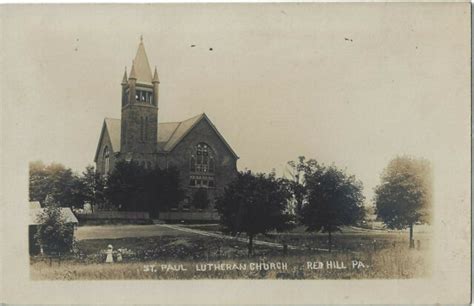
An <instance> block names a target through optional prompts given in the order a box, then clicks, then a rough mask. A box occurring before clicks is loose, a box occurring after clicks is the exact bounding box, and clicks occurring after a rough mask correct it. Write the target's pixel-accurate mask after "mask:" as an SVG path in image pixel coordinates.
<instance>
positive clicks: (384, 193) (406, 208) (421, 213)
mask: <svg viewBox="0 0 474 306" xmlns="http://www.w3.org/2000/svg"><path fill="white" fill-rule="evenodd" d="M431 183H432V182H431V167H430V164H429V162H428V161H427V160H424V159H415V158H411V157H408V156H402V157H396V158H394V159H393V160H392V161H390V163H389V164H388V166H387V168H386V169H385V170H384V171H383V173H382V175H381V183H380V185H378V186H377V187H376V188H375V198H374V200H375V205H376V211H377V216H378V217H379V218H380V219H382V221H383V222H384V223H385V225H386V226H387V227H388V228H391V229H400V230H401V229H406V228H409V230H410V247H414V240H413V226H414V225H415V224H416V223H418V222H420V223H429V222H430V211H431V197H432V195H431Z"/></svg>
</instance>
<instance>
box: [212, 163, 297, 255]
mask: <svg viewBox="0 0 474 306" xmlns="http://www.w3.org/2000/svg"><path fill="white" fill-rule="evenodd" d="M289 196H290V195H289V194H288V192H287V190H286V189H285V188H284V186H283V184H282V183H281V181H279V180H277V179H276V178H275V174H274V173H272V174H270V175H264V174H256V175H253V174H252V173H251V172H250V171H248V172H240V173H239V174H238V175H237V178H236V179H235V180H234V181H233V182H231V183H230V184H229V185H228V186H227V187H226V188H225V190H224V193H223V195H222V196H221V197H220V198H219V199H218V200H217V202H216V209H217V211H218V213H219V215H220V217H221V218H220V222H221V224H222V225H223V231H224V232H227V233H230V234H233V235H236V234H240V233H246V234H247V236H248V238H249V243H248V254H249V256H250V255H252V254H253V239H254V237H255V235H257V234H265V233H267V232H268V231H271V230H284V229H287V228H288V227H289V225H290V223H289V222H290V220H291V217H290V215H289V214H287V213H286V212H285V210H286V204H287V201H288V198H289Z"/></svg>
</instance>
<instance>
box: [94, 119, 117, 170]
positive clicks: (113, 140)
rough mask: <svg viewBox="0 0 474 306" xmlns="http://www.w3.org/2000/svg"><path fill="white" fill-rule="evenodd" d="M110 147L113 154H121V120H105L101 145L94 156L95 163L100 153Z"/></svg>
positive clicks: (101, 133)
mask: <svg viewBox="0 0 474 306" xmlns="http://www.w3.org/2000/svg"><path fill="white" fill-rule="evenodd" d="M106 146H108V147H109V150H110V152H111V153H118V152H120V120H119V119H110V118H105V119H104V123H103V124H102V130H101V132H100V137H99V143H98V144H97V149H96V152H95V156H94V162H97V161H98V159H99V156H100V152H102V151H103V150H104V148H105V147H106Z"/></svg>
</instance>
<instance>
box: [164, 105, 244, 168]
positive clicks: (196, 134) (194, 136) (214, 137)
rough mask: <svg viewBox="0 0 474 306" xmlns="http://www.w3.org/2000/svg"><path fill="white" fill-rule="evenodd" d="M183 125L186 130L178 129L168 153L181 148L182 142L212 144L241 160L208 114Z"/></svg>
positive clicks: (167, 148)
mask: <svg viewBox="0 0 474 306" xmlns="http://www.w3.org/2000/svg"><path fill="white" fill-rule="evenodd" d="M183 123H184V128H183V129H182V130H181V131H180V130H179V127H178V129H177V130H176V132H175V135H173V136H172V137H171V139H170V141H169V142H168V143H167V145H166V146H165V149H166V151H169V152H173V151H174V150H175V148H176V147H180V146H181V143H182V142H184V143H186V144H188V143H189V142H204V143H206V142H212V143H213V144H214V146H217V147H219V148H220V151H221V152H224V151H225V152H226V153H227V154H229V155H230V156H232V157H233V158H234V159H238V158H239V157H238V156H237V154H236V153H235V152H234V150H232V148H231V146H230V145H229V144H228V143H227V141H226V140H225V139H224V137H223V136H222V135H221V133H219V131H218V130H217V128H216V127H215V126H214V124H213V123H212V122H211V120H209V118H208V117H207V115H206V114H204V113H203V114H201V115H199V116H196V117H193V118H191V119H188V120H186V121H183V122H182V124H183ZM186 144H184V146H186ZM209 145H211V144H209Z"/></svg>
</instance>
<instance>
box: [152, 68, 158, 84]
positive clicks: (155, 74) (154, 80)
mask: <svg viewBox="0 0 474 306" xmlns="http://www.w3.org/2000/svg"><path fill="white" fill-rule="evenodd" d="M152 83H160V79H159V78H158V70H157V69H156V66H155V73H154V74H153V80H152Z"/></svg>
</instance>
